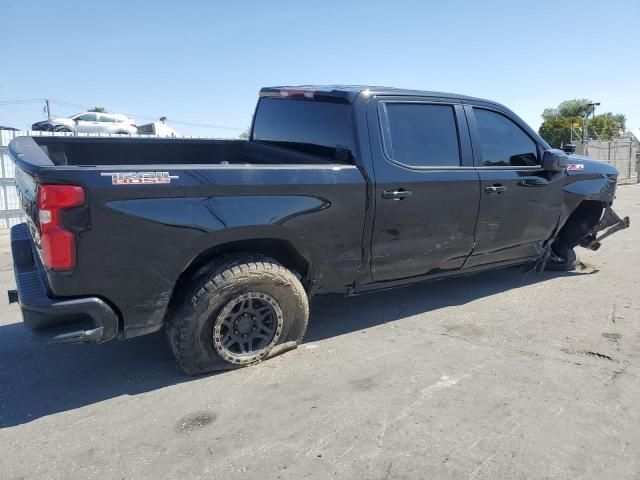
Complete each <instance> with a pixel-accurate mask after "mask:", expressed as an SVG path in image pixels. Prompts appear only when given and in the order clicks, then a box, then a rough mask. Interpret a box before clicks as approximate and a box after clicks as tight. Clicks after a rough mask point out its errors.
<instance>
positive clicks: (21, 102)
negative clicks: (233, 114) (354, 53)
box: [0, 98, 244, 131]
mask: <svg viewBox="0 0 640 480" xmlns="http://www.w3.org/2000/svg"><path fill="white" fill-rule="evenodd" d="M46 101H47V99H46V98H28V99H20V100H0V106H2V105H24V104H29V103H42V102H46ZM49 102H51V103H53V104H54V105H61V106H66V107H73V108H78V109H80V110H90V109H91V108H93V107H90V106H87V105H80V104H77V103H71V102H65V101H62V100H55V99H52V98H50V99H49ZM125 115H129V116H133V117H138V118H144V119H149V120H157V119H159V118H160V116H151V115H138V114H136V113H125ZM167 122H168V123H174V124H177V125H186V126H190V127H202V128H215V129H219V130H232V131H242V130H244V128H241V127H229V126H227V125H211V124H207V123H198V122H185V121H182V120H172V119H170V118H168V119H167Z"/></svg>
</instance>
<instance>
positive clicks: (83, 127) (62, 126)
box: [31, 112, 138, 135]
mask: <svg viewBox="0 0 640 480" xmlns="http://www.w3.org/2000/svg"><path fill="white" fill-rule="evenodd" d="M31 128H32V130H44V131H51V132H77V133H103V134H123V135H127V134H128V135H130V134H134V133H138V127H137V126H136V124H135V122H134V120H133V119H132V118H129V117H127V116H126V115H122V114H119V113H103V112H83V113H78V114H76V115H73V116H72V117H68V118H63V117H61V118H54V119H52V120H51V121H49V120H43V121H41V122H36V123H34V124H33V125H32V126H31Z"/></svg>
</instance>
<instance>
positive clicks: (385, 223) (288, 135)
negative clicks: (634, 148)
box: [9, 86, 628, 374]
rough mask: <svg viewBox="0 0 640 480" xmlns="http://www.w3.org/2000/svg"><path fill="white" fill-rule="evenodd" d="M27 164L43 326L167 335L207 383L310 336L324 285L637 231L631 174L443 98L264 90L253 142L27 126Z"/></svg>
mask: <svg viewBox="0 0 640 480" xmlns="http://www.w3.org/2000/svg"><path fill="white" fill-rule="evenodd" d="M9 155H10V156H11V158H12V159H13V161H14V162H15V164H16V166H17V169H16V181H17V185H18V191H19V195H20V199H21V204H22V207H23V208H24V210H25V212H26V215H27V222H26V223H23V224H19V225H16V226H15V227H13V228H12V231H11V242H12V251H13V259H14V268H15V278H16V283H17V291H16V290H13V291H10V292H9V294H10V295H9V296H10V301H19V302H20V305H21V307H22V312H23V317H24V322H25V324H26V325H27V326H28V327H29V328H30V329H32V330H33V331H34V332H36V333H37V334H39V335H40V336H43V337H45V338H47V339H49V340H50V341H54V342H80V341H92V342H104V341H106V340H110V339H113V338H120V339H123V338H130V337H134V336H137V335H142V334H146V333H150V332H154V331H157V330H159V329H161V328H162V327H165V328H166V331H167V335H168V338H169V343H170V345H171V348H172V349H173V352H174V353H175V355H176V357H177V359H178V362H179V364H180V365H181V367H182V368H183V369H184V370H185V372H187V373H190V374H195V373H201V372H205V371H210V370H212V369H217V368H226V367H232V366H239V365H247V364H250V363H253V362H256V361H259V360H261V359H264V358H267V357H269V356H272V355H274V354H276V353H278V352H281V351H283V350H285V349H288V348H292V347H294V346H295V345H297V344H298V343H299V342H300V341H301V340H302V338H303V335H304V333H305V329H306V327H307V318H308V315H309V307H308V298H309V297H310V296H312V295H314V294H324V293H330V292H334V293H335V292H340V293H345V294H352V293H362V292H367V291H371V290H376V289H381V288H389V287H393V286H398V285H401V284H405V283H409V282H416V281H420V280H425V279H437V278H442V277H445V276H452V275H461V274H469V273H472V272H478V271H482V270H487V269H492V268H497V267H506V266H512V265H528V266H529V268H531V269H533V270H541V269H543V268H545V267H546V268H554V269H571V268H572V267H573V266H574V263H575V254H574V250H573V249H574V247H576V246H578V245H581V246H583V247H587V248H592V249H596V248H597V247H598V246H599V245H600V243H599V241H600V237H598V236H597V235H598V232H602V231H603V230H604V231H605V233H604V234H603V235H601V236H606V235H609V234H611V233H613V231H616V230H619V229H621V228H624V227H625V226H627V225H628V219H627V218H625V219H622V220H621V219H620V218H618V217H617V216H616V214H615V213H614V212H613V211H612V210H611V204H612V201H613V199H614V192H615V188H616V179H617V173H618V172H617V171H616V169H615V168H613V167H611V166H609V165H607V164H604V163H600V162H596V161H592V160H589V159H587V158H583V157H578V156H567V155H566V154H565V153H564V152H562V151H560V150H552V149H550V148H549V145H547V144H546V143H545V141H544V140H543V139H542V138H540V137H539V136H538V135H537V134H536V133H535V132H534V131H533V130H532V129H531V128H529V127H528V126H527V125H526V124H525V123H524V122H523V121H522V120H521V119H520V118H518V116H516V115H515V114H514V113H513V112H511V111H510V110H508V109H507V108H505V107H503V106H502V105H499V104H497V103H494V102H491V101H487V100H481V99H478V98H471V97H466V96H461V95H452V94H445V93H434V92H423V91H410V90H400V89H394V88H381V87H345V86H329V87H274V88H264V89H262V90H261V92H260V98H259V102H258V105H257V108H256V111H255V115H254V120H253V125H252V127H251V133H250V138H249V140H248V141H245V140H199V139H193V140H180V139H140V138H113V139H112V138H95V137H93V138H87V137H85V138H81V137H80V138H79V137H67V136H64V137H34V138H31V137H19V138H16V139H15V140H13V141H12V142H11V144H10V146H9ZM345 321H347V320H345Z"/></svg>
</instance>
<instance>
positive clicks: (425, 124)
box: [382, 102, 460, 168]
mask: <svg viewBox="0 0 640 480" xmlns="http://www.w3.org/2000/svg"><path fill="white" fill-rule="evenodd" d="M382 111H383V118H384V121H383V125H382V129H383V144H384V151H385V155H386V156H387V158H389V159H390V160H391V161H393V162H395V163H399V164H401V165H404V166H407V167H413V168H425V167H436V168H437V167H458V166H460V142H459V135H458V127H457V123H456V115H455V110H454V107H453V105H449V104H436V103H418V102H406V103H401V102H385V103H383V104H382Z"/></svg>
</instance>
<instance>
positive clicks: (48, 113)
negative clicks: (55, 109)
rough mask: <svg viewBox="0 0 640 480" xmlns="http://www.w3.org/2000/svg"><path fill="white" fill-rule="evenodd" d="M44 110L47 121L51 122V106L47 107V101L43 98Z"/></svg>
mask: <svg viewBox="0 0 640 480" xmlns="http://www.w3.org/2000/svg"><path fill="white" fill-rule="evenodd" d="M44 103H45V107H44V108H45V110H46V111H47V121H49V122H50V121H51V106H50V105H49V100H48V99H46V98H45V100H44Z"/></svg>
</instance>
